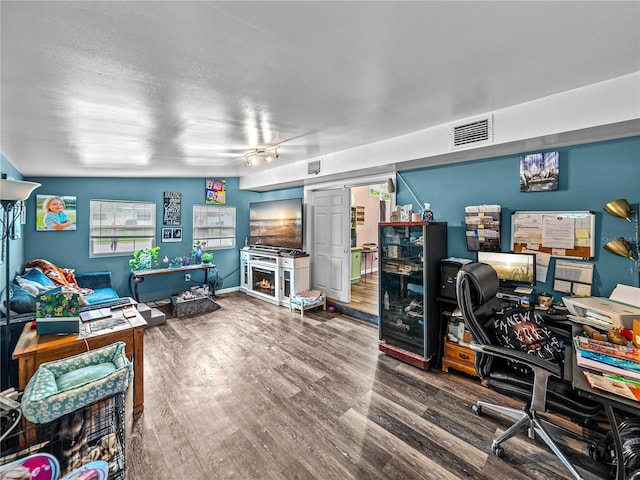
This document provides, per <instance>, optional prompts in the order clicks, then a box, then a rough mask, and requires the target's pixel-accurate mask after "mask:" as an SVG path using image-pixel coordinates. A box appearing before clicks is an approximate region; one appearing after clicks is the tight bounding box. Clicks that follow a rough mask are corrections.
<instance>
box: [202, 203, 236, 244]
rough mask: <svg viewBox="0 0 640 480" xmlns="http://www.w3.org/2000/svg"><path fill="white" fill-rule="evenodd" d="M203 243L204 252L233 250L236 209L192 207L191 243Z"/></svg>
mask: <svg viewBox="0 0 640 480" xmlns="http://www.w3.org/2000/svg"><path fill="white" fill-rule="evenodd" d="M196 242H205V245H206V247H205V250H213V249H216V248H235V246H236V207H221V206H219V205H194V206H193V243H196Z"/></svg>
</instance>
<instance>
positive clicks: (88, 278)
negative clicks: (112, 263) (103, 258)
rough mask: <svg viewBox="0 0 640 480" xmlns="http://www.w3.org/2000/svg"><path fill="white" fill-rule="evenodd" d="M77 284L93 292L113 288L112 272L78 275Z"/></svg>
mask: <svg viewBox="0 0 640 480" xmlns="http://www.w3.org/2000/svg"><path fill="white" fill-rule="evenodd" d="M76 282H77V283H78V286H79V287H82V288H90V289H91V290H97V289H98V288H111V272H92V273H77V274H76Z"/></svg>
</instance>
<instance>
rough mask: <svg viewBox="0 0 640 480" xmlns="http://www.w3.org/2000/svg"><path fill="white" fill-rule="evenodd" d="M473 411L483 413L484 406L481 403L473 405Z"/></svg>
mask: <svg viewBox="0 0 640 480" xmlns="http://www.w3.org/2000/svg"><path fill="white" fill-rule="evenodd" d="M471 411H472V412H473V413H475V414H476V415H478V416H480V415H482V407H481V406H480V405H474V406H473V407H471Z"/></svg>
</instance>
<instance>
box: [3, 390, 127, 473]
mask: <svg viewBox="0 0 640 480" xmlns="http://www.w3.org/2000/svg"><path fill="white" fill-rule="evenodd" d="M13 412H16V413H14V414H13V418H11V415H4V416H3V417H2V419H1V421H2V425H1V426H2V432H6V431H8V429H9V428H10V426H11V424H12V423H14V422H15V423H16V425H17V428H15V429H14V431H12V432H10V433H9V434H8V435H7V436H6V437H5V438H4V439H3V440H2V442H1V445H0V477H2V474H3V471H4V472H7V471H8V470H9V469H11V468H22V469H27V470H29V469H30V468H31V469H35V468H39V469H43V468H47V469H50V470H51V474H52V478H58V477H53V470H55V469H56V468H58V469H59V476H60V478H62V477H64V476H65V475H68V474H70V473H72V472H76V471H78V470H79V469H81V468H83V466H87V465H92V464H94V463H98V462H99V461H104V462H106V464H107V465H108V477H107V478H108V479H109V480H125V393H124V392H121V393H116V394H114V395H111V396H108V397H105V398H103V399H101V400H98V401H96V402H94V403H92V404H90V405H87V406H85V407H82V408H80V409H78V410H75V411H73V412H71V413H68V414H66V415H63V416H61V417H60V418H57V419H55V420H53V421H51V422H48V423H40V424H35V423H31V422H29V421H27V420H26V419H24V418H19V416H18V414H17V411H13ZM56 463H57V465H56ZM100 478H104V477H100Z"/></svg>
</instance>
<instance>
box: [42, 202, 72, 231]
mask: <svg viewBox="0 0 640 480" xmlns="http://www.w3.org/2000/svg"><path fill="white" fill-rule="evenodd" d="M76 205H77V199H76V197H75V196H71V195H36V208H37V211H36V230H38V231H40V232H47V231H60V230H75V229H76Z"/></svg>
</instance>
